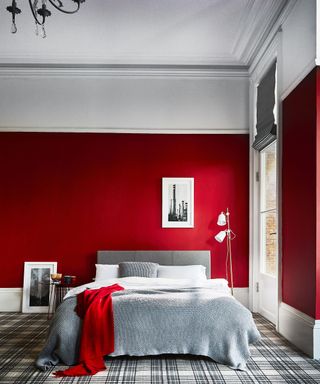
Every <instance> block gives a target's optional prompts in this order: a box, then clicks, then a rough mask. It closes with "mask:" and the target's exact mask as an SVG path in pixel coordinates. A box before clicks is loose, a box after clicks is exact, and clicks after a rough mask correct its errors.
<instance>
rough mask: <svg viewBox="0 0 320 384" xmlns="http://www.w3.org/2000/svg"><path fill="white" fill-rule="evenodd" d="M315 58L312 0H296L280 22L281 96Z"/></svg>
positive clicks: (314, 20) (301, 75) (301, 76)
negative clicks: (285, 17)
mask: <svg viewBox="0 0 320 384" xmlns="http://www.w3.org/2000/svg"><path fill="white" fill-rule="evenodd" d="M315 58H316V0H298V1H297V3H296V5H295V7H294V8H293V10H292V11H291V13H290V15H289V16H288V18H287V20H286V21H285V22H284V24H283V25H282V67H281V68H280V70H281V77H282V84H280V86H281V94H282V95H283V97H285V96H286V95H287V94H288V93H290V91H291V90H292V89H293V88H294V87H295V86H296V85H298V83H299V82H300V81H301V80H302V79H303V78H304V77H305V76H306V74H307V73H308V72H309V71H310V70H311V69H312V68H313V67H314V66H315ZM283 97H282V98H283Z"/></svg>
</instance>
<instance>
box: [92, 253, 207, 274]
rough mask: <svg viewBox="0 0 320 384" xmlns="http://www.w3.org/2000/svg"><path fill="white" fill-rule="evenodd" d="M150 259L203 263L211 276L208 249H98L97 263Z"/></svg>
mask: <svg viewBox="0 0 320 384" xmlns="http://www.w3.org/2000/svg"><path fill="white" fill-rule="evenodd" d="M122 261H151V262H153V263H159V264H161V265H203V266H205V267H206V274H207V278H208V279H210V278H211V263H210V251H98V252H97V262H98V264H118V263H121V262H122Z"/></svg>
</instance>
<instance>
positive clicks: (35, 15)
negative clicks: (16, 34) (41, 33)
mask: <svg viewBox="0 0 320 384" xmlns="http://www.w3.org/2000/svg"><path fill="white" fill-rule="evenodd" d="M29 5H30V9H31V12H32V16H33V18H34V21H35V22H36V23H37V24H38V25H44V23H45V17H42V22H40V21H39V20H38V16H37V13H36V12H35V10H34V8H33V4H32V0H29Z"/></svg>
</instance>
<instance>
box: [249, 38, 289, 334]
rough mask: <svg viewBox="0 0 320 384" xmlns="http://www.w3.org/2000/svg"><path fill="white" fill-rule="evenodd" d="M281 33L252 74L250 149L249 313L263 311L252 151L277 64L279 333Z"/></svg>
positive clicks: (257, 167) (257, 186) (256, 178)
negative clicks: (265, 89)
mask: <svg viewBox="0 0 320 384" xmlns="http://www.w3.org/2000/svg"><path fill="white" fill-rule="evenodd" d="M281 40H282V39H281V31H278V33H277V35H276V36H275V37H274V39H273V40H272V42H271V44H270V45H269V47H268V48H267V49H266V51H265V53H264V55H263V56H262V57H260V59H259V61H258V62H257V63H255V66H254V68H253V69H252V70H250V88H249V124H250V141H249V145H250V149H249V161H250V165H249V172H250V186H249V188H250V196H249V199H250V204H249V206H250V208H249V209H250V212H249V309H250V310H251V311H253V312H257V311H258V310H259V293H258V292H257V291H256V287H257V282H259V274H260V182H259V172H260V160H259V159H260V155H259V152H258V151H256V150H254V149H253V148H252V143H253V141H254V137H255V126H256V100H257V86H258V84H259V82H260V80H261V79H262V77H263V76H264V74H265V73H266V71H267V70H268V69H269V68H270V66H271V65H272V63H273V62H274V61H275V60H276V61H277V72H276V84H277V87H276V104H277V119H276V123H277V131H278V135H277V136H278V137H277V213H278V223H277V225H278V266H277V270H278V273H277V276H276V278H277V292H278V294H277V296H278V304H277V313H276V329H277V330H278V326H279V306H280V303H281V298H282V295H281V293H282V292H281V282H282V279H281V275H282V271H281V245H282V241H281V239H282V230H281V210H280V208H281V162H282V153H281V142H282V135H281V131H282V127H281V100H280V88H281V86H280V85H281V82H280V81H281V73H280V71H279V68H281V62H280V61H281V50H282V49H281V48H282V47H281Z"/></svg>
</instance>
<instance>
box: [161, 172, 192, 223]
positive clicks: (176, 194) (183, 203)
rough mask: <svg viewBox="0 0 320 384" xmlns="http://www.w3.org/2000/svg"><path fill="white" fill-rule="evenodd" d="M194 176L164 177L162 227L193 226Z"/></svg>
mask: <svg viewBox="0 0 320 384" xmlns="http://www.w3.org/2000/svg"><path fill="white" fill-rule="evenodd" d="M193 220H194V178H193V177H163V178H162V227H163V228H193V226H194V223H193Z"/></svg>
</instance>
